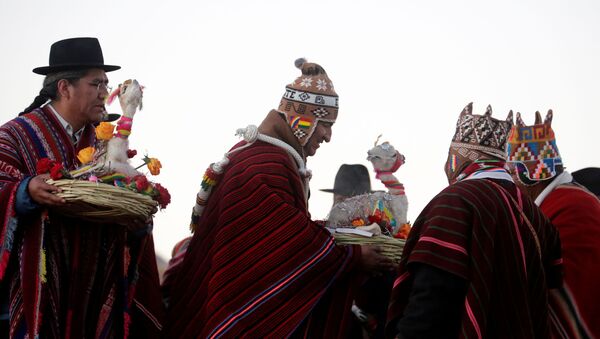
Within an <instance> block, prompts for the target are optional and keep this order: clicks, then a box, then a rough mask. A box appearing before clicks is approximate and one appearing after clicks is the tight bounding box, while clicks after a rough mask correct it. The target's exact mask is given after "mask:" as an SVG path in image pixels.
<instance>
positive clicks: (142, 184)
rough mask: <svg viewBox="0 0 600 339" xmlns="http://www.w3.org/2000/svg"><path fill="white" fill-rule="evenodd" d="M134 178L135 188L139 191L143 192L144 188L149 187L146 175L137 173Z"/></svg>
mask: <svg viewBox="0 0 600 339" xmlns="http://www.w3.org/2000/svg"><path fill="white" fill-rule="evenodd" d="M133 180H134V181H135V188H136V189H137V191H138V192H142V191H143V190H145V189H146V188H148V184H149V183H148V179H147V178H146V176H145V175H136V176H135V177H133Z"/></svg>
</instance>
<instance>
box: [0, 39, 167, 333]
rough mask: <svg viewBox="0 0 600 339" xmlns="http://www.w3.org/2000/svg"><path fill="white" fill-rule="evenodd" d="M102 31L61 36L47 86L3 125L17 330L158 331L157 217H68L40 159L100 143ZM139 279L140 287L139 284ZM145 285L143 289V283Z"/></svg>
mask: <svg viewBox="0 0 600 339" xmlns="http://www.w3.org/2000/svg"><path fill="white" fill-rule="evenodd" d="M119 68H120V67H119V66H113V65H106V64H104V58H103V55H102V49H101V47H100V44H99V42H98V40H97V39H96V38H72V39H66V40H61V41H58V42H56V43H54V44H53V45H52V47H51V49H50V58H49V65H48V66H45V67H38V68H35V69H34V70H33V71H34V72H35V73H37V74H40V75H44V76H45V78H44V82H43V87H42V89H41V90H40V92H39V95H38V96H37V97H36V98H35V99H34V101H33V103H32V104H31V105H30V106H29V107H27V108H26V109H25V110H24V111H23V112H22V113H21V114H19V117H17V118H15V119H13V120H11V121H9V122H7V123H6V124H4V125H3V126H1V127H0V203H1V204H2V208H1V209H0V211H1V212H0V214H1V216H0V217H1V218H0V220H2V222H1V224H0V228H1V232H0V281H1V286H0V288H1V289H2V290H1V292H2V297H3V300H2V311H3V313H4V314H3V315H4V316H5V317H6V314H7V313H8V314H9V315H10V317H9V318H5V319H9V320H8V327H9V329H8V330H7V331H8V332H4V333H2V334H0V336H2V337H5V336H6V337H8V336H10V337H11V338H23V337H28V338H38V337H53V338H59V337H65V338H68V337H70V338H84V337H86V338H91V337H95V338H108V337H111V338H112V337H127V336H128V334H132V335H138V334H139V335H144V336H146V337H153V336H157V335H158V332H159V330H160V327H161V318H162V312H163V310H162V308H161V306H162V305H161V303H160V291H159V285H158V274H157V271H156V264H155V262H156V261H155V260H154V258H155V257H154V244H153V240H152V235H151V226H140V228H139V229H126V227H125V226H122V225H117V224H100V223H93V222H87V221H83V220H79V219H76V218H69V217H65V216H59V215H57V214H55V213H54V212H53V210H52V208H51V207H52V206H55V205H64V204H65V203H66V202H65V200H64V199H63V198H60V197H58V196H57V195H55V194H54V193H56V192H58V191H59V189H58V188H56V187H55V186H52V185H49V184H47V183H46V180H47V179H48V178H49V177H48V175H47V174H42V175H40V174H38V173H37V168H36V165H37V163H38V161H39V160H40V159H42V158H49V159H51V160H53V161H56V162H57V163H59V164H61V165H62V166H63V167H64V168H65V169H67V170H72V169H74V168H75V167H76V166H77V165H78V164H79V163H78V159H77V156H76V155H77V153H78V151H79V150H81V149H83V148H85V147H88V146H92V145H94V142H95V133H94V124H96V123H98V122H100V121H103V120H110V119H114V117H109V116H108V115H107V114H106V112H105V109H104V100H105V98H106V97H107V95H108V91H109V90H108V79H107V77H106V72H110V71H114V70H117V69H119ZM136 286H138V288H137V289H136ZM139 286H143V288H139Z"/></svg>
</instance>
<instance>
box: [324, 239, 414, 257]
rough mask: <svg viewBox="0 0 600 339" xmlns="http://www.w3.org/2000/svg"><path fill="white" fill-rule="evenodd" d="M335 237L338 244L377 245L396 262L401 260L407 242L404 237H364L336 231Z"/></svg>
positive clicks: (382, 252)
mask: <svg viewBox="0 0 600 339" xmlns="http://www.w3.org/2000/svg"><path fill="white" fill-rule="evenodd" d="M333 237H334V238H335V242H336V243H337V244H338V245H377V246H379V247H380V248H381V254H383V255H384V256H386V257H388V258H390V259H392V261H394V262H396V263H397V262H399V261H400V256H401V255H402V250H403V249H404V244H405V243H406V240H404V239H396V238H392V237H388V236H385V235H375V236H372V237H363V236H360V235H356V234H345V233H335V234H333Z"/></svg>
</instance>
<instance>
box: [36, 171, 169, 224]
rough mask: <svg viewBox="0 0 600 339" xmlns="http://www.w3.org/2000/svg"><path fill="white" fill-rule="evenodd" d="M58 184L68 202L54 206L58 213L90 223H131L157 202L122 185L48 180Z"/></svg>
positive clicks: (146, 215)
mask: <svg viewBox="0 0 600 339" xmlns="http://www.w3.org/2000/svg"><path fill="white" fill-rule="evenodd" d="M47 183H48V184H51V185H54V186H56V187H59V188H60V189H61V190H62V192H60V193H58V194H57V195H58V196H59V197H62V198H65V200H66V201H67V205H66V206H64V207H54V209H55V210H56V211H57V212H59V213H61V214H65V215H68V216H72V217H77V218H80V219H85V220H89V221H93V222H110V223H117V224H126V225H127V224H131V223H135V222H136V221H137V222H139V221H142V222H143V221H145V220H147V219H148V218H149V217H150V216H151V215H152V214H153V213H154V212H156V209H157V205H158V203H157V202H156V201H154V200H152V198H150V197H149V196H147V195H143V194H140V193H135V192H133V191H130V190H127V189H125V188H121V187H116V186H112V185H107V184H102V183H95V182H91V181H85V180H72V179H61V180H48V181H47Z"/></svg>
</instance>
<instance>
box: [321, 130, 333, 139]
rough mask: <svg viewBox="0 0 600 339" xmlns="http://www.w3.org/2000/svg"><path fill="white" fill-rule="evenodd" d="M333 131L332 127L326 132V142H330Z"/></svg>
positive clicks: (324, 137)
mask: <svg viewBox="0 0 600 339" xmlns="http://www.w3.org/2000/svg"><path fill="white" fill-rule="evenodd" d="M332 133H333V132H332V131H331V128H328V129H327V131H326V132H325V135H324V136H323V140H325V142H330V141H331V134H332Z"/></svg>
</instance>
